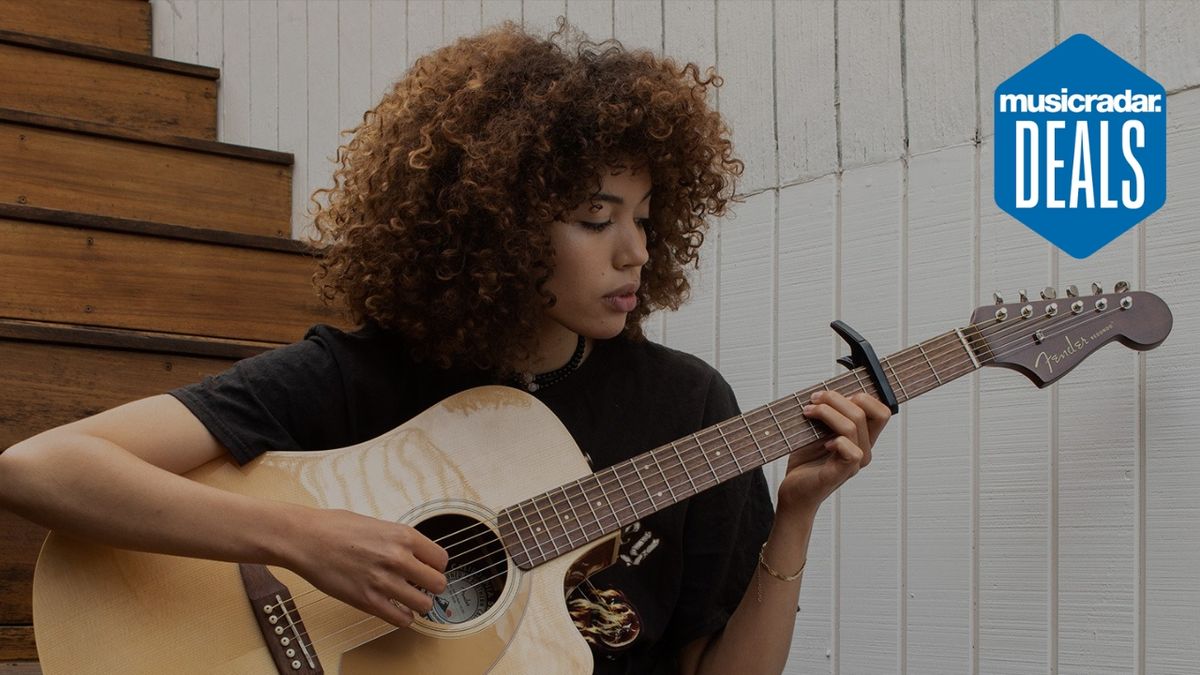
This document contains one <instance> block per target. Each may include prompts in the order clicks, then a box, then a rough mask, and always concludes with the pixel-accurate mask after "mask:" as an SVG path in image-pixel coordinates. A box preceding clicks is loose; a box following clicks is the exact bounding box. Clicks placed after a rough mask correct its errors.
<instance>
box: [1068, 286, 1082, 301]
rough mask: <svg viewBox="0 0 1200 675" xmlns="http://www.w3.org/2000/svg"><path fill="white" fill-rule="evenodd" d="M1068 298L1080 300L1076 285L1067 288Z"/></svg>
mask: <svg viewBox="0 0 1200 675" xmlns="http://www.w3.org/2000/svg"><path fill="white" fill-rule="evenodd" d="M1067 297H1068V298H1078V297H1079V288H1077V287H1076V286H1075V284H1071V285H1070V286H1067Z"/></svg>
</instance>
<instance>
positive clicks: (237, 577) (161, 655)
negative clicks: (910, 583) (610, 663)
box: [33, 283, 1172, 675]
mask: <svg viewBox="0 0 1200 675" xmlns="http://www.w3.org/2000/svg"><path fill="white" fill-rule="evenodd" d="M1093 291H1094V294H1093V295H1090V296H1080V295H1079V294H1078V292H1077V291H1076V290H1075V289H1074V288H1073V287H1071V288H1068V292H1067V297H1066V298H1063V299H1061V300H1060V299H1056V298H1055V297H1054V296H1055V293H1054V290H1053V289H1046V290H1045V291H1043V293H1042V295H1043V297H1042V299H1041V300H1034V301H1029V300H1027V299H1026V298H1025V294H1024V292H1022V293H1021V297H1020V299H1019V302H1016V303H1009V304H1005V303H1004V302H1003V300H1002V299H1001V298H1000V296H999V295H997V296H996V304H995V305H988V306H984V307H980V308H979V309H977V310H976V311H975V313H974V315H973V316H972V317H971V322H970V324H969V325H967V326H965V327H961V328H955V329H954V330H951V331H949V332H946V333H943V334H941V335H938V336H936V337H934V338H931V339H929V340H926V341H924V342H921V343H919V344H917V345H914V346H912V347H909V348H907V349H903V350H901V351H899V352H896V353H894V354H892V355H890V356H887V357H886V358H882V359H881V358H877V357H876V356H875V354H874V352H873V350H872V349H871V347H870V344H869V343H867V341H866V340H863V339H861V338H860V337H859V336H858V335H857V334H855V333H854V332H853V331H851V330H849V329H848V327H846V326H845V325H844V324H841V323H840V322H834V323H835V329H837V330H838V331H839V333H841V334H842V335H843V336H844V337H847V338H848V339H850V340H851V348H852V352H853V357H852V358H851V359H848V360H842V362H843V363H844V364H845V365H848V366H849V367H850V368H851V369H850V370H849V371H848V372H846V373H844V374H842V375H840V376H838V377H834V378H831V379H830V380H827V381H824V382H821V383H820V384H818V385H815V386H813V387H810V388H808V389H805V390H802V391H799V392H796V393H794V394H791V395H789V396H785V397H783V398H781V399H779V400H777V401H773V402H771V403H768V404H765V405H761V406H758V407H756V408H754V409H753V410H749V411H747V412H745V413H744V414H741V415H738V416H735V417H733V418H730V419H728V420H726V421H724V422H721V423H720V424H717V425H714V426H711V427H708V428H706V429H702V430H700V431H698V432H696V433H694V434H692V435H690V436H687V437H684V438H681V439H679V440H677V441H675V442H673V443H670V444H668V445H664V446H662V447H658V448H655V449H653V450H650V451H648V452H645V453H643V454H641V455H638V456H636V457H633V458H631V459H629V460H627V461H624V462H621V463H619V464H617V465H614V466H611V467H609V468H606V469H603V470H601V471H597V472H595V473H592V472H591V471H590V470H589V469H588V466H587V464H586V462H585V461H584V459H583V456H582V455H581V453H580V451H579V449H578V447H577V446H576V445H575V443H574V441H573V440H572V438H571V436H570V435H569V434H568V432H567V430H566V429H565V428H564V427H563V426H562V424H561V422H559V421H558V419H557V418H556V417H555V416H554V414H553V413H551V412H550V411H549V409H547V408H546V407H544V406H543V405H542V404H541V403H540V402H539V401H538V400H537V399H535V398H534V397H532V396H530V395H528V394H526V393H524V392H521V391H518V390H516V389H513V388H509V387H502V386H487V387H479V388H475V389H470V390H468V391H464V392H462V393H459V394H457V395H454V396H451V397H449V398H447V399H445V400H443V401H441V402H440V403H438V404H437V405H434V406H433V407H431V408H429V409H428V410H425V411H424V412H422V413H421V414H419V415H417V416H416V417H414V418H412V419H411V420H409V421H408V422H407V423H405V424H403V425H401V426H399V427H397V428H395V429H393V430H392V431H389V432H387V433H385V434H383V435H382V436H380V437H378V438H375V439H373V440H370V441H367V442H364V443H361V444H358V445H354V446H351V447H346V448H340V449H335V450H326V451H319V452H271V453H267V454H264V455H262V456H260V457H259V458H257V459H255V460H254V461H252V462H250V463H249V464H247V465H246V466H244V467H241V468H239V467H237V466H235V465H234V464H233V463H232V462H231V461H227V460H224V459H222V460H215V461H213V462H210V463H208V464H206V465H204V466H202V467H200V468H198V469H196V470H194V471H192V472H190V473H188V474H187V475H188V477H189V478H192V479H194V480H197V481H200V482H202V483H205V484H207V485H211V486H215V487H218V488H222V489H225V490H231V491H233V492H239V493H244V494H250V495H256V496H259V497H264V498H269V499H277V500H288V501H291V502H297V503H303V504H307V505H310V506H314V507H320V508H340V509H349V510H352V511H356V512H358V513H362V514H366V515H370V516H373V517H376V518H382V519H389V520H393V521H396V522H401V523H406V524H408V525H411V526H412V527H415V528H416V529H418V530H420V531H421V532H423V533H424V534H426V535H427V536H429V537H430V538H431V539H433V540H435V541H437V542H438V543H439V544H440V545H441V546H443V547H444V548H445V549H446V550H447V551H448V552H449V554H450V562H449V566H448V568H447V578H448V580H449V587H448V588H447V590H446V591H445V592H444V593H442V594H441V595H439V596H436V598H435V600H436V602H435V608H434V610H433V611H431V612H430V613H429V614H428V615H425V616H421V617H418V618H417V620H416V621H415V622H414V624H413V625H412V626H411V627H410V628H405V629H397V628H396V627H394V626H392V625H390V624H388V623H386V622H384V621H382V620H381V619H378V618H376V617H374V616H371V615H368V614H365V613H363V612H361V611H359V610H357V609H354V608H352V607H350V606H349V605H346V604H344V603H342V602H340V601H338V600H336V599H334V598H330V597H328V596H325V595H324V594H322V593H321V592H319V591H317V590H315V589H314V588H313V586H312V585H311V584H309V583H308V582H306V581H305V580H304V579H303V578H301V577H299V576H298V575H296V574H294V573H292V572H291V571H289V570H286V569H280V568H273V567H264V566H257V565H238V564H233V563H225V562H214V561H208V560H198V559H190V558H183V557H175V556H167V555H158V554H149V553H140V552H131V551H125V550H118V549H113V548H107V547H104V546H99V545H94V544H89V543H85V542H82V541H79V540H76V539H73V538H71V537H68V536H66V535H63V534H59V533H57V532H53V533H51V534H50V535H49V536H48V537H47V539H46V542H45V545H44V546H43V548H42V552H41V556H40V558H39V559H38V563H37V568H36V573H35V576H34V586H33V614H34V626H35V631H36V638H37V646H38V653H39V656H40V659H41V667H42V669H43V671H44V672H45V673H47V674H48V675H60V674H61V675H87V674H91V673H95V674H96V675H112V674H113V673H153V674H154V675H160V674H162V673H172V674H178V673H232V674H239V673H245V674H253V675H265V674H269V673H273V672H274V673H287V674H292V673H296V674H301V675H308V674H311V673H340V674H343V675H366V674H376V673H379V674H382V673H388V674H389V675H392V674H395V673H413V674H425V673H454V674H458V673H472V674H473V673H519V674H525V673H556V674H557V673H590V672H591V670H592V654H591V651H590V649H589V648H588V646H587V644H586V642H585V641H584V640H583V638H582V637H581V636H580V634H579V633H578V632H577V630H576V628H575V625H574V623H573V622H572V620H571V618H570V616H569V615H568V610H567V606H566V602H565V595H566V594H568V593H570V592H571V591H572V590H573V589H574V588H575V587H576V586H578V585H579V584H580V583H582V582H583V580H585V579H586V578H587V577H588V576H589V575H591V574H593V573H594V572H596V571H597V570H600V569H603V568H604V567H606V566H607V565H609V564H611V563H612V562H613V561H614V559H615V557H616V554H617V549H618V547H617V544H618V540H617V537H618V534H619V532H620V530H621V528H622V527H623V526H625V525H628V524H631V523H633V522H635V521H637V520H638V519H640V518H642V517H644V516H646V515H647V514H650V513H653V512H655V511H658V510H660V509H663V508H665V507H668V506H670V505H672V504H675V503H676V502H679V501H680V500H683V499H687V498H688V497H691V496H692V495H695V494H697V493H698V492H701V491H703V490H706V489H708V488H711V487H713V486H714V485H717V484H719V483H721V482H723V481H726V480H729V479H731V478H733V477H735V476H738V475H740V474H742V473H744V472H747V471H750V470H753V469H756V468H758V467H760V466H762V465H764V464H766V463H767V462H770V461H772V460H775V459H778V458H781V457H784V456H786V455H787V454H788V453H790V452H793V451H799V452H802V453H805V454H806V455H808V456H811V457H810V458H811V459H818V458H820V457H821V456H823V455H824V454H825V451H824V450H823V449H822V448H821V444H820V443H819V442H818V441H819V440H820V439H822V438H823V437H825V436H827V435H830V434H831V432H830V430H829V429H827V428H825V427H824V426H823V425H821V423H820V422H816V421H811V420H809V419H808V418H806V417H804V416H803V415H802V414H801V410H800V409H801V407H802V405H803V404H804V402H806V401H807V400H808V397H809V395H810V394H811V393H812V392H814V391H818V390H821V389H836V390H838V391H840V392H842V393H845V394H850V393H852V392H857V391H866V392H869V393H871V394H872V395H875V396H877V397H879V398H880V399H881V400H884V401H885V402H887V403H888V404H889V405H890V406H892V407H895V406H897V405H898V404H900V403H903V402H905V401H908V400H910V399H912V398H915V397H917V396H920V395H921V394H924V393H925V392H928V391H930V390H933V389H935V388H937V387H940V386H942V385H945V384H949V383H950V382H952V381H954V380H956V379H958V378H960V377H962V376H963V375H966V374H968V373H971V372H973V371H975V370H977V369H979V368H981V367H983V366H1000V367H1005V368H1012V369H1015V370H1017V371H1019V372H1021V373H1023V374H1024V375H1025V376H1026V377H1028V378H1029V379H1030V380H1032V381H1033V382H1034V384H1036V385H1037V386H1039V387H1045V386H1047V385H1049V384H1050V383H1052V382H1054V381H1055V380H1057V379H1058V378H1060V377H1062V376H1063V375H1065V374H1066V373H1068V372H1069V371H1070V370H1071V369H1072V368H1074V367H1075V366H1077V365H1078V364H1079V363H1080V362H1081V361H1083V359H1085V358H1086V357H1087V356H1088V355H1090V354H1091V353H1092V352H1094V351H1096V350H1097V349H1099V348H1100V347H1101V346H1103V345H1105V344H1107V343H1109V342H1112V341H1114V340H1116V341H1119V342H1121V343H1122V344H1124V345H1126V346H1127V347H1131V348H1133V349H1137V350H1147V349H1151V348H1153V347H1155V346H1157V345H1158V344H1159V343H1161V342H1162V341H1163V340H1164V339H1165V338H1166V336H1167V334H1168V333H1169V332H1170V329H1171V321H1172V319H1171V313H1170V311H1169V310H1168V308H1167V306H1166V304H1165V303H1164V302H1163V301H1162V300H1161V299H1159V298H1158V297H1157V296H1155V295H1153V294H1151V293H1147V292H1131V291H1129V289H1128V286H1127V285H1126V284H1123V283H1122V284H1118V285H1117V286H1116V287H1115V289H1114V292H1113V293H1107V294H1106V293H1102V292H1101V289H1100V288H1099V287H1098V286H1096V285H1094V284H1093ZM484 447H486V448H487V451H486V452H484V451H481V448H484ZM214 516H216V517H219V514H214Z"/></svg>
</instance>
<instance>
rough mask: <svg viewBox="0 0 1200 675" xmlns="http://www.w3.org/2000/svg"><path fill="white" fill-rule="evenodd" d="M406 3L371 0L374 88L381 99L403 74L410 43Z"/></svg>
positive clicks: (377, 98)
mask: <svg viewBox="0 0 1200 675" xmlns="http://www.w3.org/2000/svg"><path fill="white" fill-rule="evenodd" d="M405 9H406V5H405V4H404V3H403V2H396V1H395V0H371V91H372V92H373V93H372V100H373V101H375V102H378V101H379V99H381V98H383V95H384V94H386V93H387V92H389V91H391V90H392V85H394V84H395V83H396V81H397V80H399V79H400V78H401V77H403V75H404V69H405V67H406V63H405V49H406V46H407V44H408V35H407V33H408V23H407V20H408V19H407V17H406V16H405Z"/></svg>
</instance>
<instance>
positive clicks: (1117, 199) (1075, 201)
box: [994, 34, 1167, 258]
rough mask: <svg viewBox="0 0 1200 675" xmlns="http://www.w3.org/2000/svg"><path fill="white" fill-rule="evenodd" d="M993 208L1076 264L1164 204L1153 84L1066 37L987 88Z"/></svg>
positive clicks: (1081, 40) (1158, 103)
mask: <svg viewBox="0 0 1200 675" xmlns="http://www.w3.org/2000/svg"><path fill="white" fill-rule="evenodd" d="M995 111H996V115H995V120H996V122H995V134H996V158H995V173H996V176H995V188H994V191H995V195H996V205H997V206H999V207H1000V208H1001V209H1003V210H1004V211H1005V212H1006V213H1008V214H1009V215H1011V216H1012V217H1013V218H1016V219H1017V220H1018V221H1020V222H1021V223H1023V224H1025V225H1026V226H1027V227H1029V228H1030V229H1032V230H1033V231H1034V232H1037V233H1038V234H1040V235H1042V236H1043V237H1045V238H1046V239H1048V240H1050V243H1052V244H1054V245H1055V246H1057V247H1059V248H1060V249H1062V250H1064V251H1066V252H1067V253H1068V254H1070V255H1071V256H1073V257H1075V258H1086V257H1088V256H1089V255H1091V254H1093V253H1095V252H1096V251H1098V250H1100V248H1102V247H1103V246H1104V245H1105V244H1107V243H1109V242H1110V241H1112V240H1113V239H1116V238H1117V237H1118V236H1120V235H1121V233H1123V232H1125V231H1126V230H1128V229H1129V228H1131V227H1133V226H1134V225H1136V224H1138V223H1139V222H1141V220H1142V219H1144V218H1145V217H1146V216H1149V215H1150V214H1151V213H1154V212H1155V211H1157V210H1158V209H1159V208H1160V207H1162V205H1163V202H1164V201H1166V197H1167V96H1166V91H1165V90H1164V89H1163V87H1162V85H1161V84H1159V83H1158V82H1155V81H1154V80H1153V79H1151V78H1150V77H1149V76H1148V75H1146V74H1145V73H1143V72H1142V71H1140V70H1138V69H1137V68H1135V67H1134V66H1132V65H1130V64H1129V62H1127V61H1125V59H1122V58H1121V57H1120V56H1117V55H1116V54H1114V53H1112V52H1111V51H1109V50H1108V49H1107V48H1105V47H1104V45H1102V44H1100V43H1099V42H1096V41H1095V40H1093V39H1092V38H1090V37H1088V36H1087V35H1083V34H1079V35H1073V36H1071V37H1070V38H1068V39H1067V40H1065V41H1063V42H1062V43H1061V44H1059V45H1058V46H1057V47H1055V48H1054V49H1051V50H1050V51H1048V52H1046V53H1045V54H1043V55H1042V57H1041V58H1039V59H1038V60H1036V61H1034V62H1033V63H1031V64H1029V65H1028V66H1026V67H1025V68H1024V69H1022V70H1020V71H1019V72H1017V74H1015V75H1013V76H1012V77H1010V78H1008V79H1007V80H1005V81H1004V82H1002V83H1001V84H1000V86H999V87H996V96H995Z"/></svg>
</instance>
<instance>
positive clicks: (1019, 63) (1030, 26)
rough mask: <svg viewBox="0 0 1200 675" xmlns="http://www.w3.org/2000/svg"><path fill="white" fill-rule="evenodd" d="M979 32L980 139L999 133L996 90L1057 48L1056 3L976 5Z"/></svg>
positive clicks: (1015, 0) (997, 0)
mask: <svg viewBox="0 0 1200 675" xmlns="http://www.w3.org/2000/svg"><path fill="white" fill-rule="evenodd" d="M976 8H977V12H978V14H977V16H976V23H977V24H978V32H979V119H980V128H979V132H980V136H982V137H987V136H992V135H993V134H994V133H995V130H994V129H993V128H992V127H993V118H994V116H995V115H994V113H995V110H994V108H995V103H994V102H993V97H994V96H995V94H996V87H997V86H998V85H999V84H1000V83H1001V82H1003V81H1005V80H1007V79H1008V78H1010V77H1012V76H1013V75H1015V74H1016V73H1017V71H1019V70H1021V69H1022V68H1024V67H1025V66H1027V65H1029V64H1030V63H1032V62H1033V61H1034V60H1035V59H1037V58H1038V57H1039V56H1041V55H1042V54H1045V53H1046V52H1048V51H1050V49H1051V48H1052V47H1054V4H1053V3H1051V2H1026V1H1025V0H991V1H989V2H980V3H976Z"/></svg>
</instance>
